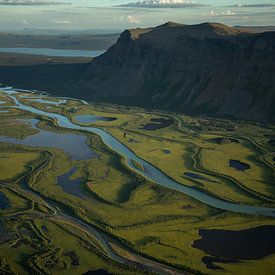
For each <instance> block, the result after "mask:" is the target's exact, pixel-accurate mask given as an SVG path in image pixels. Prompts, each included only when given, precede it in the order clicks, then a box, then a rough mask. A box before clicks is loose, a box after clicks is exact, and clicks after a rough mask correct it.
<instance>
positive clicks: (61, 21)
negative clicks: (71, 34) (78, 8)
mask: <svg viewBox="0 0 275 275" xmlns="http://www.w3.org/2000/svg"><path fill="white" fill-rule="evenodd" d="M54 23H55V24H60V25H69V24H73V23H72V21H70V20H55V21H54Z"/></svg>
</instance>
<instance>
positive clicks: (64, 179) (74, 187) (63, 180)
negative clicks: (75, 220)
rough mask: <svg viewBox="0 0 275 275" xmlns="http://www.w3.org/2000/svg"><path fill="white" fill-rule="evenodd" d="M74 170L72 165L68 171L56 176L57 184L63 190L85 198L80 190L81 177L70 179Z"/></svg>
mask: <svg viewBox="0 0 275 275" xmlns="http://www.w3.org/2000/svg"><path fill="white" fill-rule="evenodd" d="M76 170H77V168H76V167H73V168H72V169H71V170H70V171H69V172H67V173H65V174H64V175H62V176H59V177H57V184H58V185H59V186H61V187H62V190H63V191H64V192H66V193H68V194H70V195H73V196H76V197H78V198H81V199H86V198H87V196H86V195H85V194H84V193H83V191H82V190H81V179H74V180H70V177H71V176H72V175H73V174H74V173H75V172H76Z"/></svg>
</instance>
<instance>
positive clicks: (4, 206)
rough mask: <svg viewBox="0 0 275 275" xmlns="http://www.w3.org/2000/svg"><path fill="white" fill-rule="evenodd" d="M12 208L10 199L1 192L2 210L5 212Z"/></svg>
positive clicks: (0, 206)
mask: <svg viewBox="0 0 275 275" xmlns="http://www.w3.org/2000/svg"><path fill="white" fill-rule="evenodd" d="M9 207H10V201H9V199H8V198H7V197H6V196H5V195H4V194H3V193H2V192H0V210H5V209H7V208H9Z"/></svg>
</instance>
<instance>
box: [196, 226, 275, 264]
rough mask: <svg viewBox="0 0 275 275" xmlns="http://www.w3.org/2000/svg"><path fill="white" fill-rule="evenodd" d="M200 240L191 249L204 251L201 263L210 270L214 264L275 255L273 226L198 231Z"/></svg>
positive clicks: (274, 231) (274, 230) (274, 227)
mask: <svg viewBox="0 0 275 275" xmlns="http://www.w3.org/2000/svg"><path fill="white" fill-rule="evenodd" d="M199 235H200V236H201V239H199V240H196V241H194V243H193V245H192V246H193V247H195V248H198V249H200V250H202V251H204V252H205V253H206V254H208V255H210V256H205V257H203V258H202V261H203V262H204V263H205V264H206V265H207V267H208V268H211V269H220V267H218V266H216V265H214V262H216V263H226V262H238V261H240V260H259V259H262V258H264V257H267V256H269V255H271V254H274V253H275V226H274V225H265V226H260V227H255V228H250V229H245V230H239V231H232V230H221V229H200V230H199Z"/></svg>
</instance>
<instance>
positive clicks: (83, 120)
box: [74, 115, 117, 123]
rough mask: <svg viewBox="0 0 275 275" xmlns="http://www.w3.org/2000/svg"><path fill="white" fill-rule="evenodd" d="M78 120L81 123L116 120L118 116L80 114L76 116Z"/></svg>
mask: <svg viewBox="0 0 275 275" xmlns="http://www.w3.org/2000/svg"><path fill="white" fill-rule="evenodd" d="M74 118H75V119H76V120H77V122H80V123H93V122H97V121H109V122H110V121H115V120H117V118H116V117H102V116H93V115H79V116H75V117H74Z"/></svg>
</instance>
